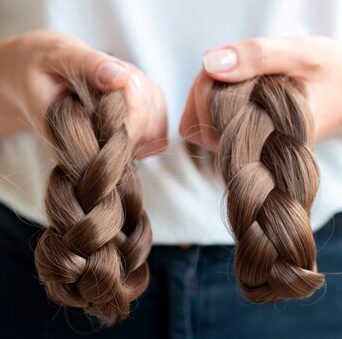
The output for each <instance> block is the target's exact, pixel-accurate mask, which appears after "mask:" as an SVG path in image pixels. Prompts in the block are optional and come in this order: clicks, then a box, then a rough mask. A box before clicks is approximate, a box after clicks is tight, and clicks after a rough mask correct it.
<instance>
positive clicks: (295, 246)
mask: <svg viewBox="0 0 342 339" xmlns="http://www.w3.org/2000/svg"><path fill="white" fill-rule="evenodd" d="M208 104H209V110H210V112H211V114H212V118H213V122H214V125H215V127H216V128H217V129H218V132H219V133H220V134H221V137H220V143H219V148H218V152H217V166H218V169H219V171H220V173H221V174H222V177H223V180H224V183H225V186H226V192H227V196H228V199H227V213H228V218H229V223H230V226H231V229H232V231H233V233H234V236H235V239H236V252H235V273H236V276H237V278H238V280H239V282H240V286H241V289H242V291H243V293H244V295H245V296H246V297H247V298H248V299H249V300H251V301H253V302H257V303H268V302H275V301H280V300H285V299H289V298H301V297H307V296H310V295H311V294H312V293H313V292H314V291H315V290H317V289H318V288H319V287H320V286H321V285H322V284H323V282H324V276H323V274H320V273H317V267H316V246H315V242H314V238H313V234H312V230H311V226H310V208H311V205H312V202H313V199H314V196H315V194H316V191H317V188H318V184H319V171H318V167H317V164H316V161H315V159H314V157H313V154H312V151H311V144H312V141H313V133H314V126H313V121H312V116H311V114H310V111H309V108H308V104H307V100H306V99H305V95H304V91H303V88H300V86H299V85H298V84H297V83H295V82H294V81H293V80H292V79H290V78H288V77H286V76H282V75H274V76H259V77H256V78H254V79H251V80H248V81H245V82H241V83H237V84H229V85H228V84H223V83H219V82H216V83H214V85H213V88H212V90H211V93H210V95H209V103H208Z"/></svg>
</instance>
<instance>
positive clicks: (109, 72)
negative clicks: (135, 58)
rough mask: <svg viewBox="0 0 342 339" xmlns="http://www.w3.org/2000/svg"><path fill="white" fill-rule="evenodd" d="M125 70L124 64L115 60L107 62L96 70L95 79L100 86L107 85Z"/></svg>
mask: <svg viewBox="0 0 342 339" xmlns="http://www.w3.org/2000/svg"><path fill="white" fill-rule="evenodd" d="M125 71H126V67H125V66H123V65H120V64H118V63H115V62H108V63H105V64H103V65H102V66H101V67H100V68H99V70H98V71H97V79H98V81H99V82H100V84H101V85H102V86H108V85H110V84H111V83H112V82H113V80H114V79H115V78H116V77H117V76H118V75H119V74H122V73H124V72H125Z"/></svg>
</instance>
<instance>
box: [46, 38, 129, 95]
mask: <svg viewBox="0 0 342 339" xmlns="http://www.w3.org/2000/svg"><path fill="white" fill-rule="evenodd" d="M45 64H46V65H47V66H48V68H50V71H51V69H52V72H54V73H57V74H58V75H60V76H62V77H67V76H69V75H71V74H77V75H80V76H83V77H85V79H87V80H88V81H89V82H90V83H91V84H93V85H94V86H95V87H96V88H98V89H99V90H101V91H110V90H115V89H119V88H123V87H125V86H126V84H127V82H128V79H129V75H130V72H131V67H130V66H129V64H128V63H125V62H124V61H121V60H120V59H117V58H115V57H112V56H110V55H108V54H106V53H102V52H99V51H96V50H93V49H91V48H89V47H88V46H84V45H79V44H75V45H74V46H70V45H69V44H68V45H66V46H64V48H61V49H60V50H57V51H55V53H54V55H52V56H51V55H50V56H49V57H48V58H47V60H45Z"/></svg>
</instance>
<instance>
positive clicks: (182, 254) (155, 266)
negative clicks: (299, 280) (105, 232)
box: [0, 205, 342, 339]
mask: <svg viewBox="0 0 342 339" xmlns="http://www.w3.org/2000/svg"><path fill="white" fill-rule="evenodd" d="M36 236H37V228H36V227H34V226H32V225H30V224H29V223H28V222H26V221H24V220H21V219H19V218H18V217H17V216H16V215H15V214H14V213H13V212H11V211H10V210H9V209H7V208H6V207H4V206H1V205H0V301H1V305H2V306H1V307H0V338H3V339H11V338H15V339H17V338H20V339H22V338H25V339H27V338H34V339H39V338H46V339H55V338H58V339H64V338H66V339H73V338H100V339H101V338H116V339H121V338H125V339H130V338H139V339H145V338H148V339H156V338H158V339H181V338H182V339H221V338H222V339H223V338H224V339H229V338H234V339H236V338H237V339H259V338H262V339H274V338H276V339H285V338H286V339H288V338H296V339H306V338H308V339H316V338H319V339H330V338H331V339H336V338H342V275H340V274H337V272H339V271H342V214H338V215H336V216H335V217H334V218H333V219H332V220H331V221H330V222H329V223H327V224H326V225H325V226H324V227H323V228H322V229H321V230H319V231H318V232H316V233H315V237H316V241H317V246H318V251H319V252H318V265H319V268H320V270H321V271H323V272H329V273H331V274H327V277H326V280H327V286H326V288H323V289H321V290H320V291H318V292H317V293H316V294H315V295H314V296H312V297H311V298H310V299H306V300H296V301H288V302H284V303H279V304H273V305H253V304H251V303H249V302H247V301H246V300H245V299H244V298H243V297H242V296H241V294H240V292H239V289H238V285H237V283H236V281H235V278H234V275H233V273H232V266H233V252H234V247H233V246H191V247H188V248H181V247H178V246H155V247H154V248H153V249H152V252H151V254H150V257H149V265H150V268H151V283H150V286H149V288H148V290H147V291H146V293H144V295H143V296H142V297H141V298H140V299H139V300H137V302H135V303H134V304H133V305H132V313H131V316H130V317H129V318H128V319H126V320H124V321H122V322H120V323H119V324H116V325H114V326H113V327H112V328H101V326H100V325H99V324H98V323H97V322H96V321H95V320H94V319H90V318H89V317H86V316H84V315H83V313H82V312H81V311H80V310H77V309H71V308H67V309H64V308H60V307H58V306H56V305H54V304H52V303H51V302H50V301H48V300H47V298H46V296H45V292H44V289H43V288H42V286H41V285H40V284H39V282H38V279H37V276H36V273H35V269H34V262H33V250H32V247H33V246H34V243H35V238H36Z"/></svg>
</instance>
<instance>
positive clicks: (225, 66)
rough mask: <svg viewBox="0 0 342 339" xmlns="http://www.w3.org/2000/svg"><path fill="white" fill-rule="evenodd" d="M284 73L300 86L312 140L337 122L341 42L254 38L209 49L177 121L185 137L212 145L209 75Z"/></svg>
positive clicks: (341, 110)
mask: <svg viewBox="0 0 342 339" xmlns="http://www.w3.org/2000/svg"><path fill="white" fill-rule="evenodd" d="M279 73H280V74H285V75H288V76H291V77H293V78H295V79H298V80H299V81H301V83H302V84H303V85H304V86H305V90H306V95H307V98H308V102H309V106H310V108H311V112H312V114H313V117H314V122H315V140H316V141H319V140H322V139H324V138H327V137H330V136H333V135H334V134H336V133H337V132H338V131H339V129H340V128H341V126H342V100H341V88H342V45H341V44H340V43H338V42H336V41H334V40H332V39H329V38H323V37H315V38H278V39H274V38H256V39H250V40H245V41H241V42H237V43H232V44H227V45H223V46H219V47H216V48H213V49H210V50H209V51H207V52H206V53H205V54H204V57H203V70H202V71H201V73H200V74H199V75H198V77H197V78H196V80H195V82H194V84H193V86H192V88H191V90H190V94H189V97H188V101H187V104H186V107H185V111H184V113H183V117H182V121H181V124H180V133H181V135H182V136H183V137H185V138H187V140H189V141H191V142H193V143H196V144H199V145H201V146H203V147H206V148H208V149H211V150H213V151H215V150H216V148H217V144H218V140H219V136H218V135H217V133H216V132H215V130H214V128H213V127H212V122H211V117H210V114H209V112H208V110H207V97H208V92H209V90H210V89H211V86H212V83H213V81H214V80H219V81H222V82H227V83H230V82H239V81H243V80H247V79H250V78H252V77H254V76H257V75H262V74H279Z"/></svg>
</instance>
